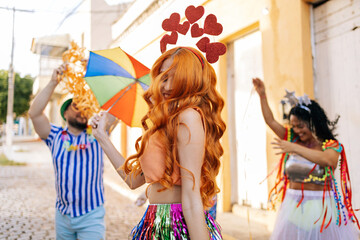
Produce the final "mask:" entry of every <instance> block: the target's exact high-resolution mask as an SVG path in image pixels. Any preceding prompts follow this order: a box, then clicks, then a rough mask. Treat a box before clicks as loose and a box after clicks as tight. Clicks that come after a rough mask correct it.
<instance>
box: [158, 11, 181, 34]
mask: <svg viewBox="0 0 360 240" xmlns="http://www.w3.org/2000/svg"><path fill="white" fill-rule="evenodd" d="M179 23H180V14H178V13H173V14H171V15H170V18H167V19H165V20H164V21H163V22H162V28H163V29H164V30H165V31H176V30H177V28H178V25H179Z"/></svg>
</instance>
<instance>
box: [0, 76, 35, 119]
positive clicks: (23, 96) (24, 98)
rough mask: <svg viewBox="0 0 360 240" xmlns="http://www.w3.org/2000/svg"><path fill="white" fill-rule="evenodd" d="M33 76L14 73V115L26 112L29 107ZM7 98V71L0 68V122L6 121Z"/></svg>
mask: <svg viewBox="0 0 360 240" xmlns="http://www.w3.org/2000/svg"><path fill="white" fill-rule="evenodd" d="M33 83H34V78H33V77H31V76H30V75H26V76H24V77H20V75H19V74H18V73H16V74H15V86H14V113H15V114H16V117H19V116H22V115H24V114H26V113H27V111H28V110H29V107H30V98H31V94H32V86H33ZM7 98H8V71H5V70H0V124H2V123H4V122H6V114H7Z"/></svg>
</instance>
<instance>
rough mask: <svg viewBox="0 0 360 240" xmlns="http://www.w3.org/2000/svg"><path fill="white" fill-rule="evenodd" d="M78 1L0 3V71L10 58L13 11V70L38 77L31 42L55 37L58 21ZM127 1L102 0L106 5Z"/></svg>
mask: <svg viewBox="0 0 360 240" xmlns="http://www.w3.org/2000/svg"><path fill="white" fill-rule="evenodd" d="M81 1H82V0H31V1H29V0H0V29H1V36H2V37H1V38H0V69H6V70H7V69H8V68H9V65H10V59H11V58H10V56H11V42H12V25H13V24H12V15H13V11H12V10H8V9H12V8H13V7H15V8H16V9H19V10H30V11H32V10H33V11H34V12H23V11H16V13H15V45H14V46H15V48H14V69H15V71H16V72H19V73H20V74H21V75H22V76H23V75H25V74H30V75H32V76H36V75H37V73H38V64H37V61H38V58H37V57H36V56H35V55H34V54H33V53H31V51H30V48H31V42H32V38H36V37H41V36H45V35H50V34H55V33H56V29H57V28H58V26H59V24H60V22H61V21H62V19H63V18H64V17H65V16H66V15H67V14H68V13H69V12H70V11H71V10H72V9H73V8H74V7H75V6H76V5H77V4H78V3H79V2H81ZM129 1H131V0H106V2H108V3H109V4H111V5H112V4H116V3H120V2H129Z"/></svg>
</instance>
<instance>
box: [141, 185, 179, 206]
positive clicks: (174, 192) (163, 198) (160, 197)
mask: <svg viewBox="0 0 360 240" xmlns="http://www.w3.org/2000/svg"><path fill="white" fill-rule="evenodd" d="M163 188H164V187H163V186H162V185H161V184H160V183H153V184H151V185H150V186H149V187H148V189H147V195H148V199H149V203H150V204H165V203H181V186H180V185H174V186H173V187H172V188H171V189H166V190H163V191H161V192H158V190H160V189H163Z"/></svg>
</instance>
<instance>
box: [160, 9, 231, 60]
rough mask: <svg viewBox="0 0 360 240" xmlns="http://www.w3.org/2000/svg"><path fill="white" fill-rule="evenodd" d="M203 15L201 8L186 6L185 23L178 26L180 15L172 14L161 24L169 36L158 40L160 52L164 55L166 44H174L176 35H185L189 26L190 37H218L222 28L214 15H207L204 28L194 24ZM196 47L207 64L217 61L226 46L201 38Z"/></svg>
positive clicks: (203, 11) (224, 51)
mask: <svg viewBox="0 0 360 240" xmlns="http://www.w3.org/2000/svg"><path fill="white" fill-rule="evenodd" d="M204 13H205V9H204V7H203V6H198V7H194V6H192V5H191V6H188V7H187V8H186V10H185V16H186V18H187V21H185V22H183V23H182V24H180V14H179V13H173V14H171V15H170V17H169V18H167V19H165V20H164V21H163V22H162V28H163V29H164V30H165V31H169V32H171V34H165V35H164V36H163V37H162V38H161V40H160V51H161V53H164V52H165V51H166V46H167V44H176V42H177V39H178V33H180V34H182V35H186V33H187V32H188V30H189V28H190V25H191V30H190V32H191V37H192V38H197V37H201V36H203V35H204V34H208V35H213V36H218V35H220V34H221V33H222V31H223V27H222V25H221V24H220V23H218V22H217V19H216V16H215V15H214V14H209V15H207V16H206V18H205V22H204V26H203V28H201V27H200V26H199V24H198V23H196V22H197V21H198V20H199V19H200V18H201V17H202V16H203V15H204ZM196 46H197V47H198V49H199V50H200V51H202V52H203V53H205V54H206V60H207V61H208V62H209V63H215V62H217V61H218V60H219V56H221V55H224V54H225V53H226V46H225V44H223V43H220V42H210V39H209V38H208V37H202V38H201V39H200V40H199V41H198V42H197V43H196Z"/></svg>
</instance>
